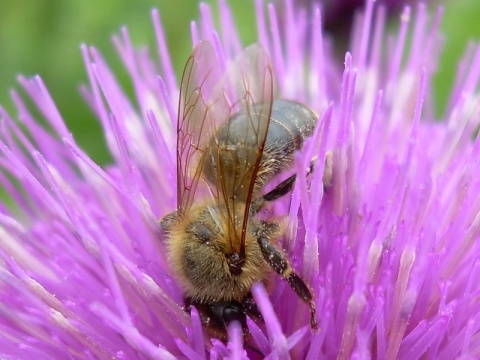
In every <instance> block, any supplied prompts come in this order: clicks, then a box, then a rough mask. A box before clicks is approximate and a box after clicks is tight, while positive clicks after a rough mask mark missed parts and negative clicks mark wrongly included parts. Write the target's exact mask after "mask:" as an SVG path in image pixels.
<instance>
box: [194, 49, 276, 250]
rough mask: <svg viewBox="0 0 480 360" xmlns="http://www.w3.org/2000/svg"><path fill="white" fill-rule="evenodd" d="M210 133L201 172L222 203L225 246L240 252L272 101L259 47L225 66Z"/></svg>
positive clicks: (269, 75)
mask: <svg viewBox="0 0 480 360" xmlns="http://www.w3.org/2000/svg"><path fill="white" fill-rule="evenodd" d="M210 99H211V102H209V104H210V109H209V114H208V115H209V117H210V118H211V119H210V121H211V123H212V124H213V125H214V126H213V127H214V132H213V134H212V137H211V139H210V141H209V143H208V145H207V146H206V152H205V155H204V157H205V159H204V160H203V175H204V177H205V178H206V179H207V180H208V181H209V182H210V183H211V184H213V185H214V189H215V191H214V192H215V197H216V200H217V202H218V203H219V204H220V205H222V206H224V207H225V209H226V211H225V212H224V213H225V214H224V216H225V218H224V219H223V220H224V223H226V224H227V226H228V229H226V230H227V232H228V236H227V240H228V243H229V244H228V245H229V246H230V249H229V250H228V251H229V252H230V253H231V254H238V255H239V256H240V258H244V256H245V234H246V229H247V223H248V216H249V210H250V203H251V201H252V197H253V196H254V195H255V194H256V193H257V191H258V190H259V188H258V187H259V185H260V184H258V183H257V182H256V178H257V174H258V171H259V167H260V163H261V160H262V154H263V148H264V145H265V140H266V136H267V132H268V127H269V122H270V114H271V110H272V101H273V72H272V68H271V64H270V61H269V58H268V55H267V54H266V52H265V51H264V49H263V48H262V47H261V46H260V45H252V46H250V47H248V48H247V49H245V51H244V52H243V53H241V54H240V55H239V56H238V57H237V58H236V59H235V61H234V62H233V63H232V64H231V65H230V66H229V67H228V68H227V71H226V73H225V74H224V75H223V77H222V80H221V81H220V83H219V84H218V85H217V87H216V88H215V89H214V91H213V93H212V95H211V98H210Z"/></svg>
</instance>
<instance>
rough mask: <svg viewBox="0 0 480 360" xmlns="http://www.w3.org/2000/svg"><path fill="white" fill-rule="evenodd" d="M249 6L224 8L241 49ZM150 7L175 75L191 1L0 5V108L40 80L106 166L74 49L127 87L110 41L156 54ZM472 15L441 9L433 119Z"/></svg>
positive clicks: (473, 34)
mask: <svg viewBox="0 0 480 360" xmlns="http://www.w3.org/2000/svg"><path fill="white" fill-rule="evenodd" d="M215 3H216V2H214V4H215ZM252 3H253V0H252V1H248V0H247V1H239V0H237V1H233V0H232V1H230V4H231V5H232V7H233V9H234V14H235V15H236V17H237V19H238V18H242V19H248V20H247V21H243V25H244V29H242V32H243V38H244V40H245V41H246V42H251V41H253V40H254V37H255V35H254V32H255V26H254V25H255V23H254V22H253V7H252ZM154 7H156V8H158V9H159V10H160V16H161V18H162V21H163V23H164V26H165V33H166V35H167V41H168V45H169V49H170V51H171V56H172V59H173V60H174V61H175V62H174V65H175V70H176V72H177V74H178V73H179V72H180V71H181V68H182V67H183V63H184V59H186V57H187V56H188V53H189V49H190V38H189V22H190V21H191V20H192V19H197V18H198V13H199V10H198V1H196V0H175V1H171V0H168V1H167V0H157V1H152V0H141V1H132V0H130V1H127V0H102V1H94V0H77V1H71V0H0V104H2V106H4V107H6V108H7V110H8V111H10V112H11V114H12V115H16V111H15V110H14V108H13V106H12V102H11V100H10V98H9V91H10V89H12V88H16V89H19V86H18V85H17V83H16V76H17V75H18V74H20V73H21V74H24V75H27V76H32V75H34V74H40V75H41V76H42V78H43V80H44V81H45V83H46V85H47V87H48V89H49V90H50V92H51V94H52V96H53V98H54V99H55V102H56V104H57V106H58V108H59V109H60V112H61V114H62V116H63V117H64V119H65V120H66V122H67V124H68V126H69V128H70V129H71V131H72V132H73V134H74V136H75V138H76V140H77V141H78V143H80V145H82V146H83V147H84V148H85V149H86V151H87V152H88V153H89V155H91V156H92V157H93V158H94V159H95V160H96V161H98V162H100V163H102V164H105V163H106V162H108V160H109V155H108V153H107V152H106V150H105V146H104V143H103V137H102V134H101V130H100V126H99V123H98V122H97V121H96V119H95V118H94V116H93V114H92V113H91V112H90V110H89V109H88V107H87V105H86V104H85V103H84V100H83V98H82V97H81V96H80V93H79V91H78V89H79V85H80V84H82V83H86V81H87V76H86V73H85V71H84V67H83V63H82V58H81V55H80V44H81V43H86V44H89V45H94V46H95V47H97V48H98V49H100V50H101V52H102V53H103V54H104V56H105V57H106V59H107V61H108V63H109V64H110V65H111V67H112V68H113V69H114V72H115V73H117V74H118V75H119V77H120V78H121V79H123V80H125V84H126V85H125V86H126V87H127V88H128V86H129V85H128V84H129V82H128V76H127V74H126V72H125V70H124V68H123V65H122V64H121V63H120V60H119V59H118V57H117V55H116V54H115V50H114V47H113V44H112V42H111V36H112V35H113V34H118V33H119V29H120V27H121V26H122V25H126V26H127V27H128V29H129V32H130V35H131V38H132V40H133V42H134V44H135V45H137V46H141V45H147V46H149V47H150V48H151V49H152V50H153V51H152V53H155V50H154V49H155V45H154V32H153V27H152V23H151V17H150V10H151V9H152V8H154ZM433 8H434V7H433ZM478 14H480V1H479V0H460V1H453V0H450V1H449V2H446V3H445V13H444V18H443V21H442V31H443V33H444V34H445V49H444V51H443V53H442V58H441V62H440V69H439V74H438V75H437V77H436V78H435V91H436V94H435V95H436V103H437V108H438V113H439V114H441V111H442V109H443V104H444V103H445V102H446V99H447V97H448V91H449V89H450V87H451V84H452V81H453V77H454V73H455V69H456V63H457V61H458V59H459V58H460V56H461V54H462V53H463V51H464V49H465V47H466V44H467V42H468V40H476V41H478V40H479V38H480V21H479V20H478ZM238 23H239V22H238V21H237V25H238ZM440 117H441V116H440Z"/></svg>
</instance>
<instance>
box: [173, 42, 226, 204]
mask: <svg viewBox="0 0 480 360" xmlns="http://www.w3.org/2000/svg"><path fill="white" fill-rule="evenodd" d="M220 77H221V67H220V66H219V61H218V58H217V56H216V53H215V49H214V47H213V45H212V44H211V43H210V42H206V41H204V42H200V43H199V44H198V45H197V46H196V47H195V49H194V50H193V52H192V54H191V55H190V57H189V58H188V60H187V63H186V65H185V69H184V71H183V76H182V83H181V86H180V101H179V104H178V121H177V210H178V212H179V213H180V214H183V213H184V212H185V211H186V210H187V209H189V208H190V207H191V206H192V203H193V200H194V196H195V192H196V190H197V185H198V181H199V179H200V175H201V171H202V164H201V162H202V159H203V158H204V156H203V155H204V152H205V145H206V141H207V140H208V139H209V138H210V137H211V130H212V126H211V124H208V122H207V118H208V112H209V110H208V109H209V107H208V105H207V101H208V98H209V97H210V93H211V92H212V91H213V89H214V87H215V84H217V83H218V82H219V79H220ZM209 128H210V129H209Z"/></svg>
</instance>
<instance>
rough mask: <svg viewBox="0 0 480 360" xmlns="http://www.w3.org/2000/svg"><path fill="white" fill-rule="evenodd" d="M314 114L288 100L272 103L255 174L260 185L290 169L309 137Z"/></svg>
mask: <svg viewBox="0 0 480 360" xmlns="http://www.w3.org/2000/svg"><path fill="white" fill-rule="evenodd" d="M317 119H318V117H317V115H316V114H315V113H314V112H313V111H312V110H310V109H309V108H308V107H306V106H305V105H302V104H300V103H298V102H296V101H290V100H275V101H274V102H273V107H272V115H271V118H270V125H269V128H268V134H267V139H266V141H265V149H264V153H263V156H262V161H261V163H260V169H259V172H258V176H259V179H258V181H259V182H260V184H259V185H260V186H262V185H264V184H265V183H266V182H268V181H269V180H270V179H271V178H273V177H274V176H275V175H276V174H278V173H279V172H281V171H282V170H285V169H287V168H289V167H290V165H291V164H292V161H293V154H294V153H295V151H296V150H299V149H301V148H302V146H303V143H304V141H305V139H306V138H307V137H309V136H311V135H312V133H313V130H314V129H315V124H316V122H317Z"/></svg>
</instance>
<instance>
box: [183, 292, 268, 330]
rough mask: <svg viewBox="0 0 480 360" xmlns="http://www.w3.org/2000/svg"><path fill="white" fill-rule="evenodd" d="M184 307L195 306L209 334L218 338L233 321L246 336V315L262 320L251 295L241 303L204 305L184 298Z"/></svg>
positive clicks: (220, 302) (227, 302) (229, 302)
mask: <svg viewBox="0 0 480 360" xmlns="http://www.w3.org/2000/svg"><path fill="white" fill-rule="evenodd" d="M185 305H186V306H187V309H188V308H189V307H190V306H191V305H193V306H195V307H196V308H197V310H198V311H199V313H200V316H201V318H202V322H203V323H204V325H205V326H206V327H207V330H208V331H209V333H210V334H211V335H213V336H215V337H218V338H223V337H225V335H226V330H227V328H228V325H229V324H230V323H231V322H233V321H237V322H239V323H240V325H241V326H242V329H243V332H244V334H248V327H247V316H246V314H248V315H251V316H254V317H256V318H259V319H262V315H261V314H260V312H259V311H258V308H257V305H256V304H255V302H254V301H253V298H252V295H251V294H249V295H247V296H246V297H245V299H244V300H243V301H242V302H241V303H239V302H237V301H218V302H211V303H204V302H199V301H194V300H192V299H191V298H186V299H185Z"/></svg>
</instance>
